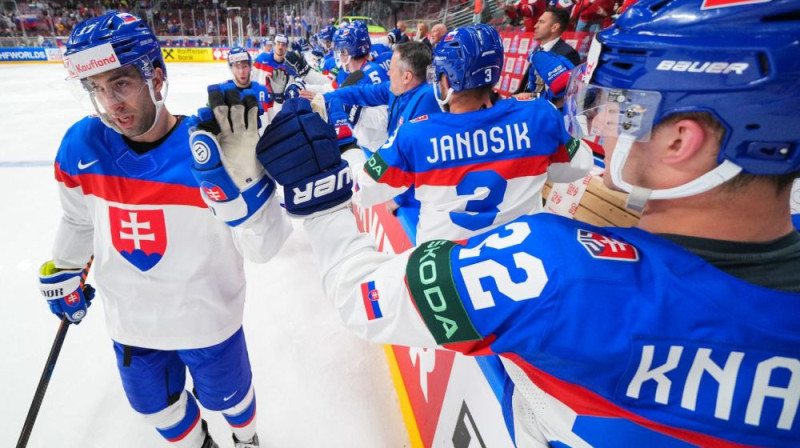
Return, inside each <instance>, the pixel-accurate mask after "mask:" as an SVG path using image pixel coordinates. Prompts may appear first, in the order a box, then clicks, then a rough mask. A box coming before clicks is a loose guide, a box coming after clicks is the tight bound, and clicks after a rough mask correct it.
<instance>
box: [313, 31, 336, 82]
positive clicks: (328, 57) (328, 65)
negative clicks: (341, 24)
mask: <svg viewBox="0 0 800 448" xmlns="http://www.w3.org/2000/svg"><path fill="white" fill-rule="evenodd" d="M335 32H336V27H335V26H333V25H328V26H326V27H323V28H322V29H321V30H320V31H319V34H318V35H317V39H318V40H319V44H320V47H321V48H322V53H323V56H322V62H321V65H320V68H321V70H322V74H323V75H329V74H331V73H332V72H334V71H335V70H334V69H336V68H337V67H336V59H334V57H333V34H334V33H335ZM334 76H335V73H334Z"/></svg>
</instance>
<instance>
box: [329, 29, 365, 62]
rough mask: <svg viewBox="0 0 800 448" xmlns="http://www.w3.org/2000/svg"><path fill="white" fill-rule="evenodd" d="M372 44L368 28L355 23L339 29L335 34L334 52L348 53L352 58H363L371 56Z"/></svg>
mask: <svg viewBox="0 0 800 448" xmlns="http://www.w3.org/2000/svg"><path fill="white" fill-rule="evenodd" d="M371 47H372V44H371V43H370V40H369V33H367V29H366V27H362V26H359V25H356V24H355V23H353V24H350V25H347V26H345V27H343V28H339V29H338V30H336V32H335V33H334V34H333V50H334V51H335V52H341V51H346V52H347V54H348V55H349V56H350V57H362V56H366V55H368V54H369V50H370V48H371Z"/></svg>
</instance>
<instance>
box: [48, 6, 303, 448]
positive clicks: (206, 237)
mask: <svg viewBox="0 0 800 448" xmlns="http://www.w3.org/2000/svg"><path fill="white" fill-rule="evenodd" d="M64 59H65V66H66V67H67V69H68V71H69V74H70V77H71V78H73V79H74V80H76V82H80V83H81V84H82V86H83V88H84V89H85V92H86V93H87V95H89V97H90V99H91V102H92V104H93V105H94V108H95V111H96V113H97V115H96V116H90V117H86V118H84V119H82V120H80V121H79V122H77V123H76V124H74V125H73V126H72V127H71V128H70V129H69V130H68V131H67V133H66V135H65V136H64V139H63V141H62V143H61V146H60V148H59V150H58V153H57V155H56V160H55V176H56V179H57V180H58V188H59V193H60V198H61V204H62V207H63V218H62V219H61V222H60V224H59V228H58V232H57V236H56V241H55V244H54V247H53V259H52V260H51V261H48V262H46V263H44V264H43V265H42V267H41V269H40V278H39V280H40V282H39V283H40V289H41V291H42V294H43V295H44V296H45V297H46V298H47V300H48V302H49V305H50V309H51V311H53V312H54V314H56V315H57V316H59V317H62V316H66V318H67V319H69V320H70V321H71V322H73V323H78V322H80V321H81V319H83V318H84V316H85V315H86V311H87V309H88V306H89V304H90V299H91V297H87V296H86V295H85V294H83V292H82V291H81V289H80V288H79V284H80V281H79V280H80V278H81V276H82V274H85V269H82V267H83V266H84V265H85V263H86V261H87V260H88V259H89V258H90V257H91V256H92V254H94V265H95V266H94V275H95V281H96V285H97V292H98V294H99V295H100V296H101V297H102V299H103V303H104V309H105V317H106V326H107V329H108V332H109V334H110V336H111V339H112V340H113V346H114V352H115V354H116V357H117V364H118V367H119V372H120V376H121V378H122V386H123V388H124V390H125V394H126V396H127V398H128V401H129V403H130V405H131V407H132V408H133V409H134V410H135V411H136V412H138V413H139V414H141V415H142V416H143V417H144V419H145V420H146V421H147V422H149V424H151V425H153V426H154V427H155V428H156V429H157V430H158V432H159V433H160V434H161V435H162V436H163V437H164V438H165V439H166V440H167V441H169V442H171V443H172V444H174V446H176V447H182V448H183V447H185V448H199V447H201V446H202V447H203V448H210V447H216V446H217V445H216V444H215V443H214V441H213V439H212V438H211V436H210V435H209V434H208V432H207V430H206V424H205V421H204V420H202V419H201V416H200V408H199V407H198V403H197V401H198V400H199V402H200V403H201V404H202V405H203V406H204V407H205V408H206V409H209V410H214V411H221V412H222V414H223V416H224V417H225V419H226V420H227V421H228V423H229V424H230V426H231V429H232V430H233V437H234V442H235V446H236V447H237V448H245V447H255V446H258V437H257V436H256V419H255V409H256V402H255V392H254V389H253V385H252V374H251V370H250V363H249V359H248V354H247V346H246V344H245V339H244V333H243V328H242V312H243V308H244V299H245V276H244V269H243V258H242V254H240V252H239V250H241V251H242V253H243V254H244V255H245V256H246V257H247V258H248V259H251V260H253V261H257V262H264V261H266V260H268V259H269V258H271V257H272V256H273V255H274V254H275V253H276V252H277V251H278V250H279V249H280V247H281V246H282V244H283V242H284V241H285V239H286V237H287V236H288V235H289V233H290V232H291V224H290V223H289V222H288V221H287V220H286V219H285V218H284V217H282V216H281V215H282V213H281V212H280V206H279V204H278V201H277V199H274V194H273V190H274V184H273V183H272V180H270V179H269V177H267V176H265V175H264V172H263V169H262V168H261V167H260V166H257V165H256V159H255V155H254V151H253V149H252V148H251V146H252V145H254V144H255V142H256V141H257V140H258V133H257V129H256V127H255V126H253V125H252V124H253V123H255V121H256V120H255V117H256V114H257V105H256V100H255V97H253V96H249V97H247V98H246V100H245V102H244V105H243V104H242V103H241V102H239V104H238V105H233V106H232V107H230V108H229V107H228V106H227V105H225V104H224V101H223V102H220V98H222V93H221V90H220V89H219V88H217V89H215V90H214V91H215V92H216V95H214V96H213V98H212V102H211V105H212V106H213V107H214V111H213V113H214V114H217V115H218V116H219V117H220V121H221V122H224V124H223V125H222V126H221V128H220V127H218V130H219V131H218V138H219V140H220V141H221V142H224V143H225V144H226V146H225V151H224V153H223V154H220V153H219V150H218V149H217V148H216V140H215V139H214V138H212V137H210V136H207V135H206V136H205V137H206V138H205V139H204V140H203V141H198V142H197V143H196V144H195V145H194V146H193V151H194V153H195V155H196V157H197V160H196V161H195V162H194V164H193V162H192V157H191V154H192V152H191V151H189V148H190V141H189V130H190V129H191V128H192V126H193V123H194V122H196V121H197V120H195V119H194V118H193V117H184V116H176V115H173V114H171V113H170V112H169V111H168V110H167V107H166V106H165V104H164V100H165V95H166V92H167V77H166V74H167V71H166V66H165V65H164V60H163V58H162V55H161V49H160V48H159V44H158V40H157V39H156V36H155V35H154V34H153V33H152V31H151V30H150V29H149V28H148V27H147V24H146V23H145V22H144V21H142V20H140V19H139V18H138V17H135V16H132V15H130V14H127V13H117V12H113V13H108V14H105V15H102V16H99V17H95V18H92V19H89V20H87V21H84V22H82V23H80V24H78V25H76V26H75V28H74V29H73V31H72V34H71V36H70V38H69V40H68V42H67V44H66V53H65V58H64ZM216 87H218V86H216ZM229 92H231V93H233V94H235V95H237V96H238V92H237V91H236V90H235V89H233V90H229ZM229 110H230V116H232V117H234V118H235V117H236V115H237V114H238V116H240V117H241V116H242V115H244V114H247V117H248V119H249V120H248V123H249V127H247V128H246V129H244V128H243V126H242V127H236V128H234V129H233V130H231V127H230V125H228V115H229V113H228V111H229ZM207 115H211V112H210V111H208V114H207ZM220 158H224V159H225V161H226V164H227V165H226V167H222V166H221V164H220ZM193 165H194V168H193V169H190V167H192V166H193ZM228 173H230V174H228ZM198 187H202V189H203V193H202V194H199V193H198ZM208 209H211V210H213V211H214V212H215V214H214V215H212V213H209V210H208ZM187 369H188V371H189V373H190V374H191V375H192V378H193V380H194V387H195V390H196V394H195V395H193V394H192V393H189V392H188V391H187V390H185V388H184V386H185V380H186V370H187ZM195 397H197V400H196V399H195Z"/></svg>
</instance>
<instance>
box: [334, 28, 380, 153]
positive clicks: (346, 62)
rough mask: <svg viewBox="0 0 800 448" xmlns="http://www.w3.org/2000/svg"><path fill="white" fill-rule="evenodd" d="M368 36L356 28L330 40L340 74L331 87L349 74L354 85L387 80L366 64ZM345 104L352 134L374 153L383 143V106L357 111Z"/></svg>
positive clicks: (338, 32) (336, 85)
mask: <svg viewBox="0 0 800 448" xmlns="http://www.w3.org/2000/svg"><path fill="white" fill-rule="evenodd" d="M370 46H371V44H370V40H369V34H368V33H367V30H366V28H365V27H362V26H359V25H357V24H355V25H353V24H351V25H349V26H347V27H344V28H340V29H338V30H337V31H336V33H335V34H334V36H333V52H334V57H335V58H336V60H337V64H338V65H339V66H340V67H341V71H340V72H339V74H338V75H337V80H336V82H335V84H334V87H338V86H339V85H341V84H342V83H343V82H344V80H346V79H347V77H348V76H349V75H351V74H354V73H356V72H360V73H359V74H358V75H357V76H358V77H360V79H359V80H358V81H357V82H356V83H355V84H354V85H371V84H380V83H382V82H384V81H388V80H389V75H388V74H387V73H386V70H384V69H383V68H382V67H381V66H380V65H378V64H375V63H374V62H371V61H370V60H369V51H370ZM344 104H345V109H346V112H347V114H348V116H349V118H350V123H351V124H352V126H353V133H354V136H355V138H356V139H357V140H358V142H359V144H360V145H361V146H364V147H366V148H367V149H369V150H370V151H375V150H376V149H378V148H379V147H380V146H381V145H383V143H384V142H385V141H386V138H387V134H386V123H387V121H388V112H387V108H386V106H373V107H361V106H356V105H352V104H347V103H344Z"/></svg>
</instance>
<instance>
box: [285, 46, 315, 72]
mask: <svg viewBox="0 0 800 448" xmlns="http://www.w3.org/2000/svg"><path fill="white" fill-rule="evenodd" d="M286 65H287V66H289V67H291V68H292V70H294V71H295V72H296V73H297V76H298V77H300V78H302V77H304V76H306V75H307V74H308V72H309V71H311V66H309V65H308V62H306V58H304V57H303V55H302V54H300V53H299V52H295V51H289V52H287V53H286Z"/></svg>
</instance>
